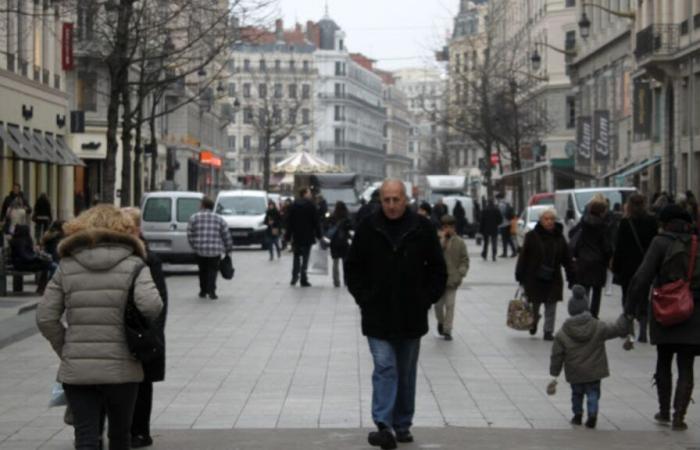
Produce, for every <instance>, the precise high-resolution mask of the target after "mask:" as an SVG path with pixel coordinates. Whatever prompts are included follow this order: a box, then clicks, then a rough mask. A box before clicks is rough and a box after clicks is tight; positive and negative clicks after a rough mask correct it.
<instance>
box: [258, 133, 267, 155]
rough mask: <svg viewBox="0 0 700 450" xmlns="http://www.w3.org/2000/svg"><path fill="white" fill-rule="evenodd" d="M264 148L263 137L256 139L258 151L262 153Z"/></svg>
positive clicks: (265, 143)
mask: <svg viewBox="0 0 700 450" xmlns="http://www.w3.org/2000/svg"><path fill="white" fill-rule="evenodd" d="M266 147H267V142H266V141H265V138H264V137H263V136H260V137H258V151H259V152H261V153H262V152H264V151H265V148H266Z"/></svg>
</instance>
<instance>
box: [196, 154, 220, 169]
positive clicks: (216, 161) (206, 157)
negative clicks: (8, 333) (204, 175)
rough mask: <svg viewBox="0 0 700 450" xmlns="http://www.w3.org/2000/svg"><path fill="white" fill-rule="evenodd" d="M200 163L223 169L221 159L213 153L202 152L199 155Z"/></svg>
mask: <svg viewBox="0 0 700 450" xmlns="http://www.w3.org/2000/svg"><path fill="white" fill-rule="evenodd" d="M199 162H200V163H202V164H204V165H207V166H213V167H221V158H219V157H218V156H216V155H214V153H212V152H207V151H204V152H201V153H200V154H199Z"/></svg>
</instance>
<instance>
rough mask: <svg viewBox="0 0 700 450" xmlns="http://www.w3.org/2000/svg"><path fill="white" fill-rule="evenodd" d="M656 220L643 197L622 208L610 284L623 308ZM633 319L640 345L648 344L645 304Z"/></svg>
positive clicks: (650, 239) (654, 232) (636, 198)
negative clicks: (618, 293) (636, 322)
mask: <svg viewBox="0 0 700 450" xmlns="http://www.w3.org/2000/svg"><path fill="white" fill-rule="evenodd" d="M657 227H658V225H657V222H656V219H655V218H654V217H653V216H651V215H649V214H648V213H647V210H646V199H645V198H644V196H643V195H640V194H634V195H632V196H630V198H629V199H628V200H627V204H626V205H625V217H623V218H622V220H621V221H620V225H619V227H618V230H617V241H616V243H615V252H614V254H613V263H612V272H613V283H615V284H618V285H620V286H621V287H622V307H623V308H624V306H625V297H626V296H627V289H628V287H629V283H630V280H632V277H633V276H634V273H635V272H636V271H637V269H638V268H639V266H640V265H641V264H642V260H643V259H644V255H645V254H646V252H647V249H648V248H649V245H651V241H652V240H653V239H654V236H656V233H657ZM639 306H640V310H639V311H637V314H636V316H637V317H638V318H639V338H638V340H639V342H646V341H647V317H648V314H647V310H646V303H642V304H640V305H639Z"/></svg>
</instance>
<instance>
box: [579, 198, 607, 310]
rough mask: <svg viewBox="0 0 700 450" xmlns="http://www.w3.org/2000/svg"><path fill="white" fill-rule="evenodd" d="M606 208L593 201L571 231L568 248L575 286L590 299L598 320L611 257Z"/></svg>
mask: <svg viewBox="0 0 700 450" xmlns="http://www.w3.org/2000/svg"><path fill="white" fill-rule="evenodd" d="M607 214H608V207H607V205H606V204H605V203H604V202H600V201H595V200H592V201H591V202H590V203H589V204H588V206H587V207H586V212H585V213H584V215H583V218H582V219H581V223H580V224H579V225H578V226H577V227H576V228H574V229H573V230H572V234H571V235H570V241H569V245H570V246H571V256H572V257H573V259H574V266H575V267H576V283H577V284H580V285H581V286H583V287H585V288H586V292H587V293H588V295H590V296H591V315H592V316H593V317H595V318H598V312H599V311H600V297H601V293H602V290H603V286H605V281H606V279H607V276H608V265H609V264H610V258H611V257H612V252H613V250H612V243H611V242H610V230H609V227H608V224H609V222H608V221H607V220H606V216H607Z"/></svg>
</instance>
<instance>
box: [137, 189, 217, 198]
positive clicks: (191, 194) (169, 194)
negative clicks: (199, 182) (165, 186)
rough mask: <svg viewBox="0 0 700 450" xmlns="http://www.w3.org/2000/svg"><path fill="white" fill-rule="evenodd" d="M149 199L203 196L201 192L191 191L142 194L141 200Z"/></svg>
mask: <svg viewBox="0 0 700 450" xmlns="http://www.w3.org/2000/svg"><path fill="white" fill-rule="evenodd" d="M149 197H191V198H202V197H204V194H203V193H201V192H192V191H151V192H146V193H145V194H143V198H149Z"/></svg>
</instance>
